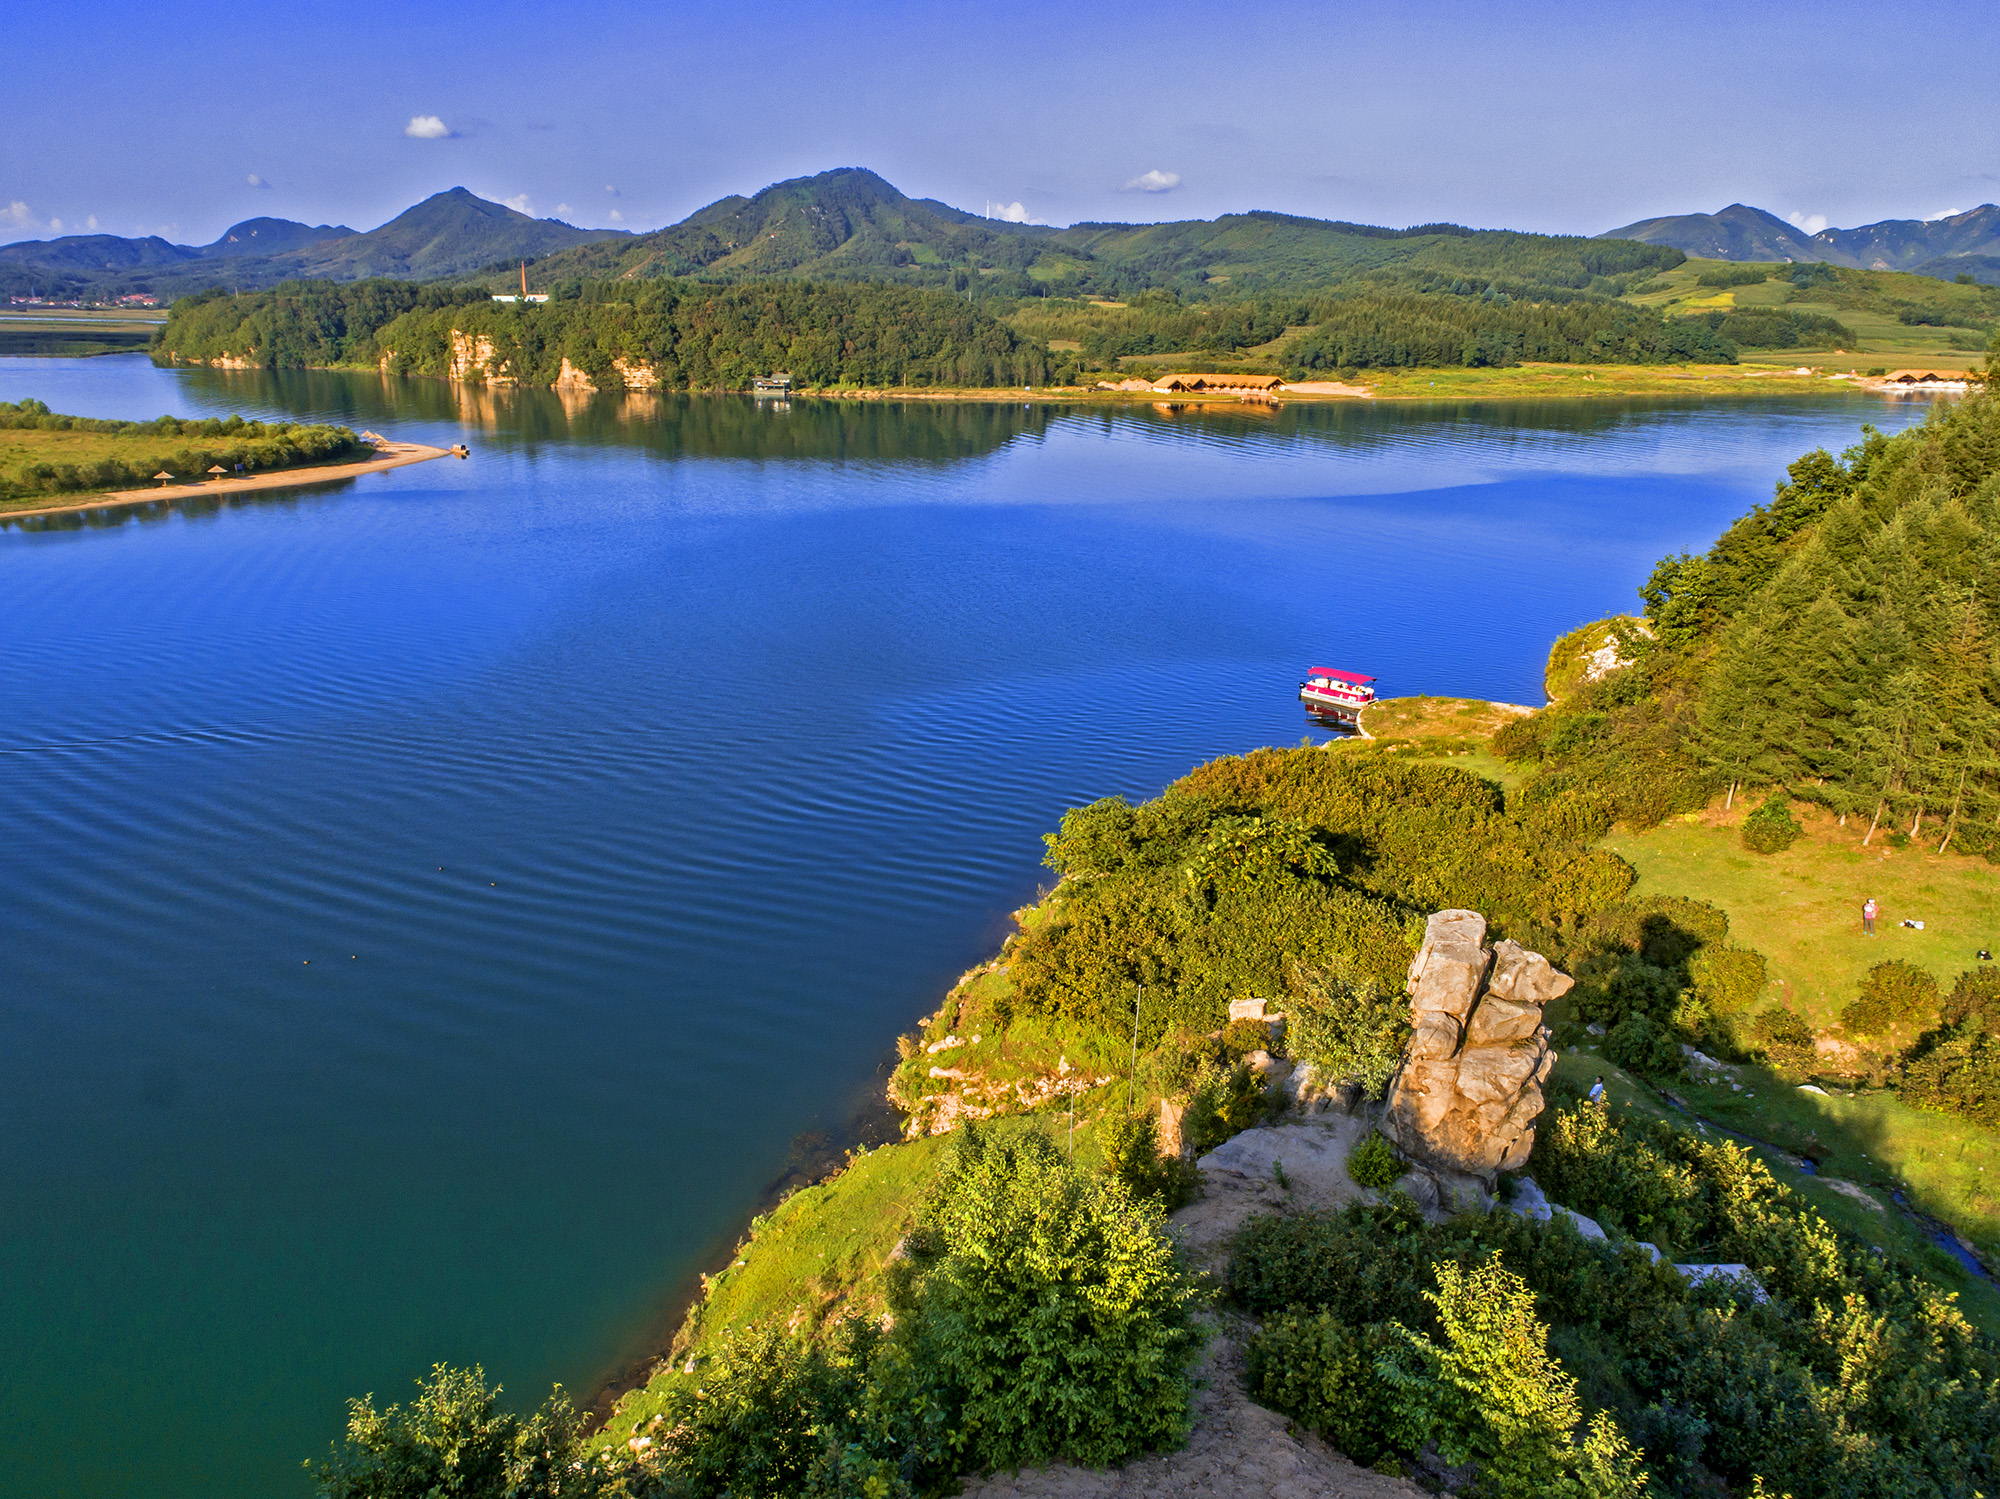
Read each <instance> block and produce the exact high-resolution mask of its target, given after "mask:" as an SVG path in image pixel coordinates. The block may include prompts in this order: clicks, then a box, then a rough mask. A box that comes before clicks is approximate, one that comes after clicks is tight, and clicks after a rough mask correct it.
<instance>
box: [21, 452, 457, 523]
mask: <svg viewBox="0 0 2000 1499" xmlns="http://www.w3.org/2000/svg"><path fill="white" fill-rule="evenodd" d="M375 451H376V453H377V454H378V455H379V456H378V457H375V458H366V459H363V460H362V461H361V462H359V463H335V464H329V465H327V466H326V467H324V468H281V469H275V470H273V471H272V472H270V473H268V474H246V475H244V476H243V477H242V478H240V479H216V480H212V481H210V482H209V483H205V484H166V485H162V486H161V487H160V488H158V489H119V490H113V491H112V492H111V493H110V494H94V495H89V496H87V497H85V498H83V499H78V500H65V501H63V502H62V503H61V504H60V505H37V506H35V507H34V508H33V509H31V510H8V509H4V508H0V520H17V519H20V518H22V517H24V516H30V515H64V514H67V513H68V512H70V511H74V510H111V509H115V508H117V507H120V506H124V505H151V504H154V503H156V502H157V501H160V500H174V499H186V498H188V497H190V496H193V495H210V494H241V493H243V492H244V491H245V490H251V489H300V488H303V487H304V486H306V485H308V484H332V483H334V482H336V481H337V480H340V479H352V478H355V477H357V476H359V475H361V474H379V473H382V472H383V471H385V470H387V469H392V468H403V467H405V466H407V465H409V464H412V463H428V462H429V461H430V460H431V459H433V458H447V457H450V456H451V454H450V450H449V449H447V448H428V447H425V446H424V445H423V444H422V443H416V442H385V443H382V444H381V445H380V446H378V447H377V448H376V450H375Z"/></svg>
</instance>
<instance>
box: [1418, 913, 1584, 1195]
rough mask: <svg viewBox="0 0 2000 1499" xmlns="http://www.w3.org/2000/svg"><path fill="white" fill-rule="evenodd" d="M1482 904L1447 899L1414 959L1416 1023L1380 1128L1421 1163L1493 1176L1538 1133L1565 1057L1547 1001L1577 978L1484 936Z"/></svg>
mask: <svg viewBox="0 0 2000 1499" xmlns="http://www.w3.org/2000/svg"><path fill="white" fill-rule="evenodd" d="M1485 942H1486V918H1485V917H1483V916H1481V915H1480V914H1479V913H1478V912H1477V911H1439V912H1438V913H1437V914H1436V915H1434V916H1432V917H1431V919H1430V921H1429V923H1428V925H1427V926H1426V928H1425V932H1424V945H1423V946H1422V947H1421V948H1419V949H1418V951H1417V956H1416V959H1415V960H1414V961H1413V962H1412V963H1411V964H1410V1024H1411V1026H1412V1028H1413V1029H1414V1030H1415V1032H1416V1034H1415V1035H1413V1036H1412V1037H1411V1038H1410V1048H1409V1051H1408V1052H1407V1053H1405V1055H1404V1057H1403V1065H1402V1067H1401V1069H1400V1070H1399V1071H1398V1072H1397V1074H1396V1077H1395V1080H1394V1081H1393V1082H1392V1083H1391V1084H1390V1088H1389V1106H1388V1111H1387V1113H1386V1115H1385V1117H1384V1118H1383V1121H1382V1129H1383V1132H1384V1133H1385V1134H1387V1135H1388V1136H1389V1137H1390V1138H1391V1139H1392V1140H1394V1141H1395V1142H1396V1144H1397V1145H1398V1146H1399V1147H1401V1149H1402V1150H1403V1152H1404V1154H1406V1155H1408V1156H1410V1157H1411V1158H1412V1159H1414V1160H1416V1161H1417V1162H1419V1163H1420V1164H1422V1165H1425V1166H1429V1167H1432V1168H1434V1169H1442V1170H1446V1171H1457V1172H1465V1173H1468V1174H1470V1175H1474V1176H1480V1177H1484V1178H1486V1180H1487V1181H1488V1183H1489V1184H1490V1183H1491V1181H1492V1178H1493V1177H1494V1175H1495V1174H1496V1173H1498V1172H1501V1171H1513V1170H1517V1169H1519V1168H1520V1167H1521V1166H1522V1165H1523V1164H1525V1163H1526V1161H1527V1159H1528V1152H1529V1151H1530V1150H1532V1149H1533V1148H1534V1144H1535V1121H1536V1120H1537V1119H1538V1118H1539V1117H1540V1116H1541V1112H1542V1082H1543V1080H1544V1079H1546V1078H1547V1077H1548V1075H1549V1070H1550V1069H1551V1068H1552V1067H1554V1066H1555V1060H1556V1058H1555V1052H1554V1051H1553V1050H1551V1049H1550V1046H1549V1033H1548V1031H1547V1029H1545V1028H1544V1027H1543V1025H1542V1006H1543V1005H1545V1004H1547V1003H1548V1002H1549V1001H1550V1000H1552V999H1555V998H1558V997H1559V996H1561V995H1563V994H1567V993H1568V992H1569V989H1570V986H1571V984H1572V983H1573V982H1574V980H1572V979H1571V978H1570V977H1569V975H1568V974H1566V973H1560V972H1558V971H1557V970H1556V969H1555V968H1554V967H1552V966H1551V965H1550V963H1549V961H1548V959H1546V958H1544V957H1543V956H1542V955H1541V954H1540V953H1535V952H1529V951H1528V950H1527V949H1526V948H1524V947H1522V946H1521V945H1520V944H1519V943H1516V942H1511V941H1510V942H1501V943H1498V944H1496V945H1495V946H1494V947H1492V948H1490V949H1489V948H1488V947H1486V945H1485Z"/></svg>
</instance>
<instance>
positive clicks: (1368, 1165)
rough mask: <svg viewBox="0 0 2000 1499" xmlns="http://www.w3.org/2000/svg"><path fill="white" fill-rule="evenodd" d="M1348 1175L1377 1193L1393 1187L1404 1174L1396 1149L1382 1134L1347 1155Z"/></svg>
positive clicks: (1367, 1140)
mask: <svg viewBox="0 0 2000 1499" xmlns="http://www.w3.org/2000/svg"><path fill="white" fill-rule="evenodd" d="M1347 1174H1348V1175H1349V1176H1351V1177H1353V1178H1354V1180H1355V1181H1357V1182H1359V1183H1360V1184H1361V1185H1362V1186H1364V1187H1371V1188H1373V1189H1374V1190H1376V1191H1380V1190H1382V1189H1383V1188H1384V1187H1389V1186H1393V1185H1394V1184H1395V1181H1396V1178H1397V1177H1399V1176H1401V1175H1402V1174H1403V1163H1402V1161H1401V1160H1400V1159H1398V1158H1397V1155H1396V1147H1395V1146H1393V1145H1391V1144H1390V1143H1389V1142H1388V1140H1387V1139H1386V1138H1384V1137H1383V1136H1382V1135H1380V1134H1371V1135H1370V1136H1369V1137H1368V1138H1367V1139H1365V1140H1363V1141H1362V1142H1361V1143H1360V1144H1359V1145H1357V1146H1355V1147H1354V1149H1352V1150H1350V1151H1349V1152H1348V1153H1347Z"/></svg>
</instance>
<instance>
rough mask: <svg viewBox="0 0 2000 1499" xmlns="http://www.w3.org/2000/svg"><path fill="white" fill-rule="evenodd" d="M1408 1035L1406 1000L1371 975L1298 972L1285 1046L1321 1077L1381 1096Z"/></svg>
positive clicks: (1399, 1058)
mask: <svg viewBox="0 0 2000 1499" xmlns="http://www.w3.org/2000/svg"><path fill="white" fill-rule="evenodd" d="M1409 1037H1410V1005H1409V1001H1408V1000H1407V999H1406V998H1404V996H1403V995H1402V994H1401V993H1400V992H1398V991H1389V992H1386V993H1385V992H1384V991H1383V990H1382V989H1381V988H1380V987H1379V986H1378V985H1377V984H1376V982H1375V980H1374V979H1372V978H1362V979H1351V978H1347V977H1345V976H1344V975H1342V974H1340V973H1338V972H1334V971H1330V970H1326V969H1319V970H1311V971H1302V972H1300V973H1299V975H1298V992H1297V993H1296V994H1294V995H1293V996H1292V997H1291V999H1289V1000H1288V1001H1286V1015H1285V1048H1286V1050H1287V1051H1289V1052H1290V1053H1291V1055H1292V1057H1293V1059H1294V1060H1296V1061H1299V1062H1303V1063H1305V1064H1307V1065H1308V1066H1310V1067H1311V1068H1312V1069H1313V1073H1314V1075H1315V1076H1316V1077H1318V1078H1320V1079H1321V1080H1323V1081H1331V1082H1346V1081H1353V1082H1357V1083H1359V1084H1360V1085H1361V1088H1362V1091H1363V1092H1364V1093H1365V1094H1366V1095H1367V1096H1368V1097H1370V1098H1380V1097H1381V1096H1382V1091H1383V1089H1384V1088H1386V1087H1387V1086H1388V1085H1389V1078H1390V1075H1391V1074H1393V1073H1394V1072H1395V1070H1396V1068H1397V1066H1398V1064H1400V1063H1401V1061H1402V1058H1403V1047H1404V1045H1405V1044H1406V1043H1407V1042H1408V1040H1409Z"/></svg>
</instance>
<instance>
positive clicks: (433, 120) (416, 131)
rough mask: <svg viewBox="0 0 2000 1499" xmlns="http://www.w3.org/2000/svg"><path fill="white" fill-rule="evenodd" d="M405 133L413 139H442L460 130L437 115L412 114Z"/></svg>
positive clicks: (404, 128)
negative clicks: (453, 127) (454, 128)
mask: <svg viewBox="0 0 2000 1499" xmlns="http://www.w3.org/2000/svg"><path fill="white" fill-rule="evenodd" d="M403 134H405V135H407V136H409V137H410V138H411V139H412V140H419V141H441V140H448V139H450V138H451V137H452V136H454V135H456V134H458V132H457V131H456V130H453V129H452V128H451V126H449V125H447V124H445V122H444V121H443V120H441V119H439V118H438V117H437V116H436V115H411V116H410V123H409V124H407V125H405V126H404V127H403Z"/></svg>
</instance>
